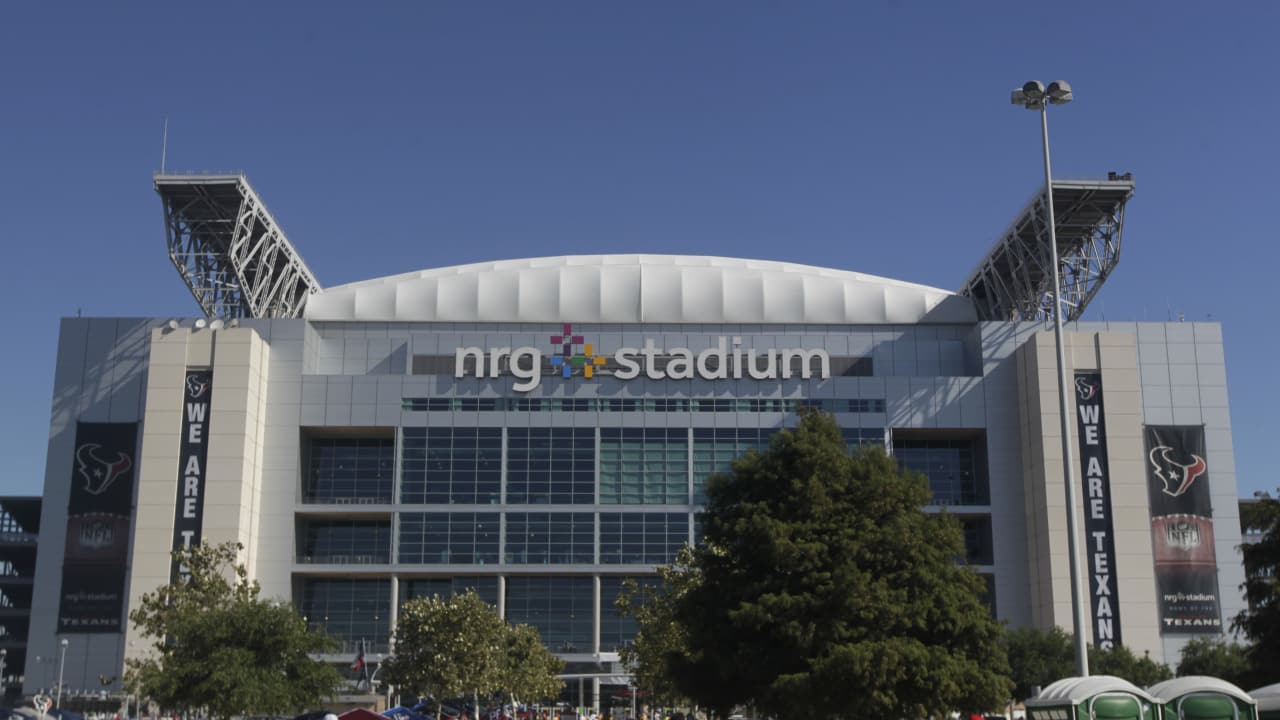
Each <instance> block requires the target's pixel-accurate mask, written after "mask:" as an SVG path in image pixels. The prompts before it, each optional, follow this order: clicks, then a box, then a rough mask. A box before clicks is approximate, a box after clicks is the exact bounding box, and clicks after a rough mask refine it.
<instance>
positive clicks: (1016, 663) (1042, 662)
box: [1005, 627, 1076, 702]
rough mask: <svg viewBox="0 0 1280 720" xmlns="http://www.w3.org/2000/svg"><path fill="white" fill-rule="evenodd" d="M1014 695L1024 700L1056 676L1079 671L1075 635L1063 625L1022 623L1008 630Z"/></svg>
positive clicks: (1018, 699)
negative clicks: (1043, 626) (1048, 626)
mask: <svg viewBox="0 0 1280 720" xmlns="http://www.w3.org/2000/svg"><path fill="white" fill-rule="evenodd" d="M1005 646H1006V648H1007V650H1008V653H1009V668H1010V671H1011V673H1010V677H1011V678H1012V679H1013V699H1015V700H1017V701H1019V702H1021V701H1023V700H1026V699H1027V698H1029V697H1032V696H1033V695H1034V694H1035V690H1036V688H1040V689H1043V688H1045V687H1047V686H1048V685H1049V683H1052V682H1054V681H1056V680H1061V679H1062V678H1065V677H1071V676H1072V675H1074V674H1075V672H1076V661H1075V648H1074V646H1073V644H1072V640H1071V635H1070V633H1067V632H1066V631H1065V630H1063V629H1062V628H1058V627H1055V628H1053V629H1052V630H1040V629H1038V628H1033V627H1021V628H1015V629H1013V630H1009V631H1007V632H1006V633H1005Z"/></svg>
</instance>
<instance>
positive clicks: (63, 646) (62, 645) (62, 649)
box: [53, 638, 67, 710]
mask: <svg viewBox="0 0 1280 720" xmlns="http://www.w3.org/2000/svg"><path fill="white" fill-rule="evenodd" d="M66 664H67V639H66V638H62V642H59V643H58V692H57V694H56V695H55V696H54V701H53V706H54V707H56V708H58V709H59V710H61V709H62V669H63V668H64V667H65V666H66Z"/></svg>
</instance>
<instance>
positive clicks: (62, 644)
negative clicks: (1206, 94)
mask: <svg viewBox="0 0 1280 720" xmlns="http://www.w3.org/2000/svg"><path fill="white" fill-rule="evenodd" d="M58 644H59V645H61V646H62V647H66V646H67V645H69V644H70V643H68V642H67V639H66V638H62V642H60V643H58Z"/></svg>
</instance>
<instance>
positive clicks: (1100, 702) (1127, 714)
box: [1025, 675, 1159, 720]
mask: <svg viewBox="0 0 1280 720" xmlns="http://www.w3.org/2000/svg"><path fill="white" fill-rule="evenodd" d="M1025 705H1026V708H1027V720H1159V719H1158V718H1157V717H1156V709H1155V702H1154V700H1153V699H1152V697H1151V696H1150V695H1148V694H1147V692H1146V691H1145V690H1143V689H1142V688H1140V687H1138V686H1137V685H1134V684H1133V683H1131V682H1129V681H1128V680H1122V679H1120V678H1118V677H1112V676H1110V675H1093V676H1091V677H1072V678H1063V679H1061V680H1059V681H1057V682H1055V683H1053V684H1051V685H1049V687H1046V688H1045V689H1044V690H1042V691H1041V692H1040V694H1039V695H1037V696H1035V697H1034V698H1032V699H1030V700H1028V701H1027V702H1026V703H1025Z"/></svg>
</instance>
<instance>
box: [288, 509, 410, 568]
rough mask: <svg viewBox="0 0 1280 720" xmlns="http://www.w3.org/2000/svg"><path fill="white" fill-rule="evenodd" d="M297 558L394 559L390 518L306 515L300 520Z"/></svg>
mask: <svg viewBox="0 0 1280 720" xmlns="http://www.w3.org/2000/svg"><path fill="white" fill-rule="evenodd" d="M298 562H299V563H337V564H347V563H350V564H365V563H389V562H391V521H390V520H347V519H317V518H305V519H300V520H299V521H298Z"/></svg>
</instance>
